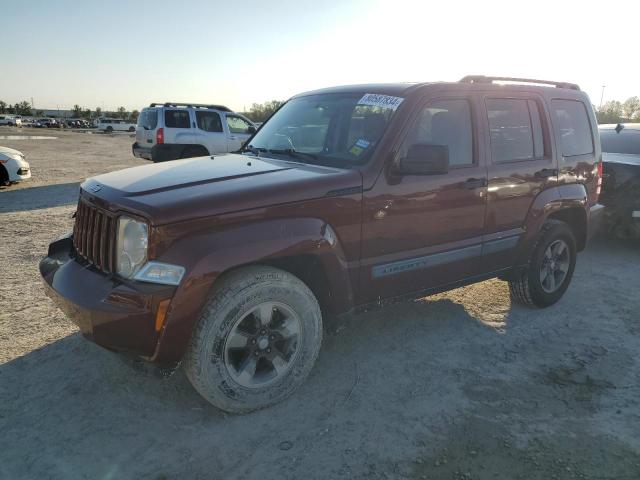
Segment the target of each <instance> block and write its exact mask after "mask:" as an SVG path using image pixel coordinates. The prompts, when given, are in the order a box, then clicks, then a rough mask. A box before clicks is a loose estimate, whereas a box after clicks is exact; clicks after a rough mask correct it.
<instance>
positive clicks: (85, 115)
mask: <svg viewBox="0 0 640 480" xmlns="http://www.w3.org/2000/svg"><path fill="white" fill-rule="evenodd" d="M82 118H86V119H87V120H88V119H90V118H91V109H90V108H87V109H86V110H85V111H84V112H82Z"/></svg>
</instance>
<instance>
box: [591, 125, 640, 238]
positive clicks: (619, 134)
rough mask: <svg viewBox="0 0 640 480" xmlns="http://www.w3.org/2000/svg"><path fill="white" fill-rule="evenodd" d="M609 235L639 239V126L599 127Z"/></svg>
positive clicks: (604, 202)
mask: <svg viewBox="0 0 640 480" xmlns="http://www.w3.org/2000/svg"><path fill="white" fill-rule="evenodd" d="M599 129H600V141H601V143H602V165H603V172H604V183H603V186H602V202H601V203H602V204H603V205H605V206H606V207H607V209H606V215H605V218H606V221H605V224H606V228H607V231H608V232H609V233H610V234H611V235H613V236H615V237H618V238H622V239H635V240H638V239H640V123H619V124H616V125H600V128H599Z"/></svg>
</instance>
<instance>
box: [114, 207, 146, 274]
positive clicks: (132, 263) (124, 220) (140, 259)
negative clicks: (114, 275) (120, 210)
mask: <svg viewBox="0 0 640 480" xmlns="http://www.w3.org/2000/svg"><path fill="white" fill-rule="evenodd" d="M148 243H149V228H148V226H147V224H146V223H144V222H139V221H137V220H134V219H133V218H130V217H125V216H122V217H120V218H119V219H118V245H117V251H116V262H117V270H116V271H117V272H118V274H119V275H121V276H123V277H125V278H132V277H133V276H134V275H135V274H136V273H137V271H138V270H140V268H141V267H142V266H143V265H144V264H145V263H146V262H147V245H148Z"/></svg>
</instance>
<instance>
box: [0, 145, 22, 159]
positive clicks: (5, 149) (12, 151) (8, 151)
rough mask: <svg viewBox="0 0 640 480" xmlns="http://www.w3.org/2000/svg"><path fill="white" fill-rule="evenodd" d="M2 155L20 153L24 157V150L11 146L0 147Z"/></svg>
mask: <svg viewBox="0 0 640 480" xmlns="http://www.w3.org/2000/svg"><path fill="white" fill-rule="evenodd" d="M0 155H20V156H21V157H24V155H23V154H22V152H20V151H18V150H15V149H13V148H9V147H0Z"/></svg>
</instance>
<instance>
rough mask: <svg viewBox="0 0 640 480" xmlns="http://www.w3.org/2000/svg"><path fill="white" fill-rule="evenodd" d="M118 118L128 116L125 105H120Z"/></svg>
mask: <svg viewBox="0 0 640 480" xmlns="http://www.w3.org/2000/svg"><path fill="white" fill-rule="evenodd" d="M118 118H122V119H125V118H127V110H126V109H125V108H124V107H118Z"/></svg>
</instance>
